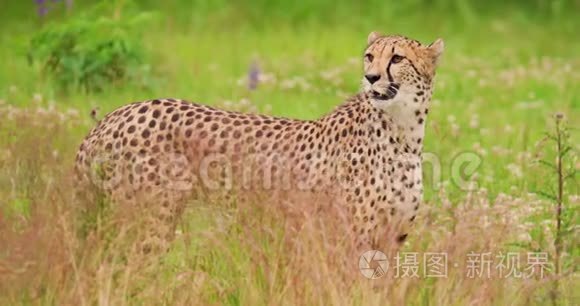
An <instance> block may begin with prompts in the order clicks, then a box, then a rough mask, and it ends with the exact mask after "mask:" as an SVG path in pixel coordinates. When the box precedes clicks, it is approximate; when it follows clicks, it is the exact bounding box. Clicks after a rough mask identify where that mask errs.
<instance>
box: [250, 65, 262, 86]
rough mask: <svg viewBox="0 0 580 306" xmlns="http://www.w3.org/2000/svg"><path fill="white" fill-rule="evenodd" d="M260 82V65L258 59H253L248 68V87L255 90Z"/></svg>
mask: <svg viewBox="0 0 580 306" xmlns="http://www.w3.org/2000/svg"><path fill="white" fill-rule="evenodd" d="M259 82H260V66H259V65H258V62H257V61H253V62H252V64H251V65H250V69H249V70H248V89H249V90H254V89H256V88H257V87H258V83H259Z"/></svg>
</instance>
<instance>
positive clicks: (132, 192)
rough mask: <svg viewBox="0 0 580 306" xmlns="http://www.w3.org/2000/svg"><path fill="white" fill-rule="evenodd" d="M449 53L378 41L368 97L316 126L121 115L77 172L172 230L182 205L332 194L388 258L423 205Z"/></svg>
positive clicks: (236, 115) (141, 107)
mask: <svg viewBox="0 0 580 306" xmlns="http://www.w3.org/2000/svg"><path fill="white" fill-rule="evenodd" d="M443 49H444V44H443V41H442V40H441V39H438V40H436V41H435V42H433V43H432V44H430V45H423V44H421V43H420V42H418V41H416V40H413V39H409V38H407V37H404V36H398V35H382V34H379V33H377V32H372V33H370V34H369V35H368V39H367V47H366V48H365V51H364V55H363V62H364V76H363V78H362V86H361V87H362V90H361V91H360V92H359V93H358V94H355V95H354V96H352V97H350V98H348V99H346V101H345V102H344V103H343V104H342V105H340V106H338V107H337V108H336V109H335V110H334V111H332V112H330V113H329V114H327V115H324V116H322V117H321V118H319V119H317V120H298V119H288V118H281V117H272V116H265V115H258V114H247V113H240V112H232V111H226V110H221V109H216V108H213V107H210V106H205V105H200V104H194V103H190V102H187V101H184V100H179V99H171V98H170V99H155V100H149V101H144V102H136V103H133V104H129V105H126V106H123V107H120V108H118V109H117V110H115V111H113V112H111V113H109V114H108V115H106V116H105V117H104V118H103V119H102V120H101V121H100V122H99V123H98V124H97V126H96V127H94V128H93V129H92V130H91V131H90V133H89V134H88V136H87V137H86V138H85V139H84V141H83V142H82V144H81V145H80V148H79V150H78V153H77V156H76V167H75V168H76V172H77V174H78V175H79V180H80V181H87V182H92V184H96V185H97V187H98V188H100V189H101V190H103V191H105V192H106V194H108V195H110V197H111V198H112V199H113V201H114V202H131V201H142V200H150V202H151V203H154V204H153V205H157V206H159V207H160V211H161V212H160V214H161V215H162V216H163V218H165V219H168V220H172V221H173V222H175V219H176V218H178V217H179V214H180V213H181V211H182V210H183V207H182V204H179V203H183V202H184V199H186V198H188V197H191V196H193V195H195V194H197V193H199V192H207V191H212V190H221V191H224V190H225V191H226V192H231V193H235V192H236V191H237V190H258V189H260V190H265V191H267V192H276V191H286V192H287V194H291V193H293V192H294V191H306V192H311V193H313V194H318V193H324V194H330V195H332V197H333V198H334V199H336V202H337V203H339V205H342V206H343V207H344V210H345V211H346V212H347V214H348V216H349V218H350V220H351V225H349V227H351V228H352V231H354V233H355V236H357V237H358V239H359V240H360V241H365V243H369V244H371V245H373V246H380V245H381V243H384V242H385V241H387V238H389V237H382V236H381V234H380V233H383V232H381V231H382V230H383V229H384V227H385V226H389V225H393V224H399V225H400V226H399V227H398V228H399V229H398V230H397V232H396V234H395V235H394V236H393V238H392V239H393V240H394V241H395V242H402V241H403V240H404V239H405V237H406V231H405V224H409V223H411V222H413V220H414V219H415V216H416V213H417V210H418V207H419V204H420V203H421V201H422V192H423V190H422V170H421V155H422V150H423V141H424V135H425V124H426V118H427V114H428V112H429V106H430V101H431V96H432V92H433V81H434V76H435V70H436V67H437V64H438V60H439V58H440V56H441V54H442V52H443ZM170 223H171V222H170ZM401 224H403V225H401ZM170 232H171V228H169V229H168V230H167V234H168V235H170Z"/></svg>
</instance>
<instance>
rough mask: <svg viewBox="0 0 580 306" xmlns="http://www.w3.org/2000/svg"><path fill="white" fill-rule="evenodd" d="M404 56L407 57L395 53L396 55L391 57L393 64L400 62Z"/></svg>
mask: <svg viewBox="0 0 580 306" xmlns="http://www.w3.org/2000/svg"><path fill="white" fill-rule="evenodd" d="M404 58H405V57H404V56H400V55H397V54H395V55H393V57H391V62H392V63H393V64H397V63H400V62H401V61H402V60H403V59H404Z"/></svg>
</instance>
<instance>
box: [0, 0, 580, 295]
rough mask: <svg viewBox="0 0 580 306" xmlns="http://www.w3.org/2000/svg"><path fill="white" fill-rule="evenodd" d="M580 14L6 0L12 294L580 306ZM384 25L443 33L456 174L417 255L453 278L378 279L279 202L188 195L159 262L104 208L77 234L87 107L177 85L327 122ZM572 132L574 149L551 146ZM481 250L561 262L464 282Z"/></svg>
mask: <svg viewBox="0 0 580 306" xmlns="http://www.w3.org/2000/svg"><path fill="white" fill-rule="evenodd" d="M95 2H97V3H96V4H95ZM579 12H580V3H579V2H578V1H575V0H569V1H566V0H560V1H547V0H535V1H524V0H520V1H452V0H436V1H426V0H408V1H386V0H380V1H379V0H369V1H361V2H356V3H355V2H351V1H331V0H317V1H294V2H292V1H267V0H254V1H250V0H240V1H226V0H214V1H197V0H196V1H178V0H166V1H162V2H160V1H153V0H143V1H129V0H117V1H101V2H98V1H71V0H62V1H58V0H57V1H48V0H47V1H3V2H2V3H0V58H1V59H2V60H1V61H0V116H1V117H0V118H1V119H0V304H6V305H14V304H48V305H52V304H55V305H60V304H97V303H99V304H105V303H113V304H123V303H129V304H231V305H246V304H274V305H278V304H305V305H312V304H321V305H327V304H347V305H350V304H359V305H367V304H377V305H384V304H392V305H400V304H403V303H405V304H407V303H408V304H421V305H431V304H433V305H441V304H454V305H462V304H467V303H469V304H476V305H480V304H481V305H487V304H506V303H510V304H542V305H543V304H546V303H548V302H550V303H554V304H562V305H575V304H578V301H579V300H580V297H579V296H578V293H577V292H574V290H573V289H575V288H577V287H578V274H577V273H578V255H579V249H578V245H580V241H579V236H578V225H577V224H578V205H579V204H580V198H579V186H578V182H577V181H576V180H575V179H576V178H575V176H574V174H575V172H576V171H577V170H578V168H580V162H579V161H578V154H577V152H578V149H579V140H580V138H579V136H578V132H577V128H578V126H577V121H578V120H577V118H578V117H579V115H580V86H578V84H580V72H579V71H580V57H579V55H580V41H579V40H578V38H577V37H578V33H577V32H578V29H579V28H580V21H579V20H580V18H578V17H579ZM372 30H380V31H382V32H384V33H400V34H404V35H406V36H409V37H413V38H416V39H418V40H420V41H422V42H425V43H427V42H430V41H433V40H435V39H436V38H438V37H441V38H443V39H444V40H445V44H446V51H445V54H444V59H443V61H442V64H441V67H440V69H439V70H438V76H437V79H436V90H435V96H434V107H433V109H432V112H431V113H430V115H429V119H428V125H427V126H428V129H427V136H426V139H425V150H426V151H427V152H430V153H433V154H435V155H436V156H438V158H439V159H440V160H441V162H442V164H443V168H442V169H443V173H442V175H443V180H442V181H441V182H433V181H432V180H430V179H429V178H430V177H431V173H430V172H429V171H427V173H426V183H427V186H426V190H425V192H426V205H423V206H424V207H425V208H424V210H423V211H422V217H421V218H418V220H421V221H420V222H419V223H418V224H419V225H417V228H415V231H416V233H414V234H413V235H411V237H412V238H410V241H409V242H407V244H406V245H405V246H404V248H403V251H406V252H446V253H447V254H448V256H449V261H450V262H455V263H459V268H458V269H455V270H450V275H449V277H448V278H445V279H433V278H405V279H395V278H393V277H388V276H387V277H385V278H383V279H381V280H377V281H369V280H367V279H364V278H363V277H362V276H360V274H358V273H359V272H358V268H357V264H358V254H355V255H353V254H347V252H345V251H344V250H342V249H341V244H340V243H338V244H336V245H332V244H331V243H330V242H329V241H331V239H329V237H332V235H333V233H336V232H337V230H335V229H336V228H335V227H336V226H338V225H336V224H333V223H332V220H326V221H327V222H326V223H325V222H318V221H321V220H322V221H323V220H325V216H310V219H308V221H303V222H304V224H303V226H302V228H301V230H300V231H298V232H290V230H289V229H288V228H287V227H286V222H285V221H284V220H286V219H285V218H286V217H285V216H283V215H281V214H280V212H278V211H276V210H275V209H268V208H256V207H244V208H240V207H231V206H228V205H226V204H225V203H194V204H192V208H191V209H190V211H189V212H188V213H187V216H186V217H185V218H184V221H183V222H182V223H183V224H182V225H181V228H180V229H179V233H180V235H179V237H178V240H177V241H176V243H175V246H174V248H172V250H171V251H170V252H169V253H168V254H164V255H162V256H161V258H156V260H157V261H156V262H155V264H153V265H152V267H150V268H149V269H148V270H147V271H141V270H140V269H137V268H136V267H138V266H139V265H137V264H134V263H132V262H129V261H127V259H126V258H125V257H124V255H123V251H122V250H123V249H126V248H129V247H130V246H131V243H132V242H131V239H130V237H126V236H124V235H122V234H118V233H117V234H116V235H115V236H114V238H110V237H111V234H110V233H109V232H108V227H107V225H106V224H107V223H106V220H101V221H99V222H101V223H100V224H101V226H100V227H99V230H98V234H96V235H95V236H94V237H93V238H92V239H93V240H87V239H81V238H78V237H77V235H76V234H75V230H74V229H75V228H76V227H77V226H78V225H79V224H78V223H81V222H82V220H83V218H82V216H79V215H78V212H77V209H76V207H78V206H79V205H81V204H80V203H78V200H76V199H75V197H74V194H73V192H72V189H73V188H72V186H73V182H72V181H71V178H70V171H71V168H72V164H73V160H74V154H75V152H76V149H77V147H78V145H79V144H80V141H81V140H82V138H83V137H84V135H86V133H87V132H88V130H89V129H90V128H91V127H92V126H93V125H94V124H95V122H94V120H93V119H92V118H91V116H93V117H96V118H101V117H103V116H104V114H106V113H107V112H109V111H111V110H113V109H115V108H116V107H119V106H121V105H124V104H126V103H128V102H133V101H138V100H145V99H151V98H155V97H179V98H185V99H189V100H192V101H196V102H202V103H207V104H212V105H217V106H220V107H224V108H228V109H238V110H244V111H254V112H262V113H270V114H274V115H280V116H286V117H296V118H304V119H313V118H317V117H318V116H320V115H321V114H324V113H326V112H328V111H330V110H331V109H332V108H333V107H334V106H335V105H338V104H340V103H341V101H342V100H343V99H344V97H346V96H348V95H349V94H352V93H355V92H356V91H357V90H358V87H359V82H360V78H361V52H362V50H363V48H364V45H365V41H366V36H367V34H368V33H369V32H370V31H372ZM555 114H559V115H558V117H557V118H558V119H555ZM556 122H557V125H558V130H556ZM562 126H567V127H568V130H567V132H566V133H565V134H566V135H567V136H566V137H563V138H562V139H564V138H565V140H566V143H567V145H565V146H563V147H562V148H566V147H568V146H569V147H570V149H569V150H567V151H566V152H563V150H560V151H559V152H558V150H556V149H555V148H556V145H555V142H554V141H552V140H553V139H557V138H558V135H561V136H563V135H564V134H563V132H561V128H562ZM546 132H548V135H546ZM461 152H473V153H475V154H477V156H479V157H480V158H481V160H482V164H481V166H480V167H479V168H478V169H476V170H475V171H468V172H467V173H463V176H464V177H465V178H466V179H467V180H468V181H470V182H472V183H473V184H475V185H474V186H476V188H474V189H473V190H472V191H469V192H467V191H463V190H461V189H460V188H458V186H457V185H456V184H455V182H454V181H453V180H452V179H451V178H450V173H451V169H450V164H451V162H452V161H453V159H454V157H455V156H457V155H458V154H459V153H461ZM558 156H560V158H558ZM559 159H561V160H562V167H561V169H560V171H558V167H557V161H558V160H559ZM558 172H559V173H558ZM559 176H563V177H566V179H564V180H563V181H562V184H563V189H562V192H561V193H559V192H558V182H559V180H558V177H559ZM309 204H310V203H307V202H306V203H305V205H309ZM558 205H561V206H562V207H563V210H562V211H563V213H562V214H561V215H560V219H561V222H558V221H557V220H556V216H557V214H556V210H555V208H556V207H557V206H558ZM274 207H275V205H274ZM307 217H308V216H306V217H305V219H307ZM326 219H329V218H328V217H326ZM79 220H80V221H79ZM559 223H560V224H561V225H560V227H559V226H558V224H559ZM107 235H109V236H107ZM95 237H97V238H98V237H109V238H108V239H97V238H95ZM323 237H324V238H323ZM419 237H420V239H419ZM474 250H475V251H489V252H493V253H494V254H497V253H500V252H504V253H505V252H508V251H509V252H516V253H518V254H521V255H522V256H524V255H525V254H527V252H547V253H548V254H549V255H550V259H551V262H552V263H557V265H558V268H556V267H553V269H552V271H551V272H550V273H549V274H548V277H546V278H541V279H540V278H529V279H516V278H510V279H500V278H499V277H498V276H497V275H494V277H491V278H477V279H469V278H467V277H466V275H465V269H462V268H465V256H466V254H467V253H468V252H470V251H474ZM556 259H557V260H556ZM556 272H557V273H556Z"/></svg>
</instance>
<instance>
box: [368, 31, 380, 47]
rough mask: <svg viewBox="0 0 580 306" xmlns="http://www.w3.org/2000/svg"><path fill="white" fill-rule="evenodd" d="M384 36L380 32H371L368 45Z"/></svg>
mask: <svg viewBox="0 0 580 306" xmlns="http://www.w3.org/2000/svg"><path fill="white" fill-rule="evenodd" d="M381 36H383V34H381V33H379V32H375V31H373V32H371V33H370V34H369V37H368V38H367V45H370V44H372V43H373V42H374V41H375V40H377V39H378V38H379V37H381Z"/></svg>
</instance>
